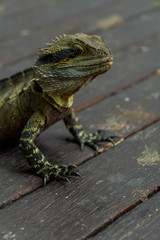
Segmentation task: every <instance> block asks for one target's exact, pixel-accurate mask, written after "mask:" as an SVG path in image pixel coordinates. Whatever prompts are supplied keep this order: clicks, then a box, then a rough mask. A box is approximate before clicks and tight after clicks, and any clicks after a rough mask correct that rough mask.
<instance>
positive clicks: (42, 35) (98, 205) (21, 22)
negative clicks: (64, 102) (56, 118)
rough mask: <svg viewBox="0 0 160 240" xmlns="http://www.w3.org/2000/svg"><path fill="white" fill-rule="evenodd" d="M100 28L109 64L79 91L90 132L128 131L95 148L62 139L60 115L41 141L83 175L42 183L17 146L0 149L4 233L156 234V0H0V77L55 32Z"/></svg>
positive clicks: (60, 239) (59, 237)
mask: <svg viewBox="0 0 160 240" xmlns="http://www.w3.org/2000/svg"><path fill="white" fill-rule="evenodd" d="M76 32H84V33H87V34H99V35H100V36H102V37H103V38H104V40H105V41H106V42H107V44H108V46H109V47H110V48H111V49H112V52H113V55H114V64H113V67H112V69H111V70H110V71H109V72H108V73H107V74H104V75H102V76H100V77H98V78H97V79H95V80H94V81H93V82H92V83H91V84H90V85H88V86H87V87H86V88H85V89H83V90H82V91H81V92H79V93H78V94H77V95H76V96H75V107H76V111H77V115H78V117H79V118H80V120H81V123H82V124H83V126H85V129H86V130H87V131H89V130H90V131H92V132H93V131H95V130H96V129H104V130H107V131H108V135H110V134H112V135H113V134H114V135H120V136H121V137H122V138H124V141H121V142H120V143H119V144H117V145H116V146H114V147H112V146H111V145H105V144H104V145H102V144H101V145H100V152H101V154H98V155H96V154H95V153H94V152H93V151H92V150H91V149H89V148H87V147H85V149H84V151H83V152H81V151H80V149H79V147H78V146H76V145H75V144H73V143H71V142H67V141H65V138H67V137H71V136H70V134H69V133H68V132H67V131H66V130H65V127H64V124H63V122H62V121H61V122H58V123H57V124H56V125H54V126H52V127H51V128H49V129H48V130H47V131H46V132H44V133H43V134H42V135H41V136H40V137H39V138H38V139H37V144H38V146H39V147H40V149H41V150H42V151H43V153H44V154H45V155H46V157H47V158H48V159H49V160H50V162H53V163H58V164H78V165H79V167H80V171H81V175H82V176H83V179H82V180H79V179H71V184H68V183H59V182H56V181H53V182H51V183H49V184H48V185H47V186H46V187H43V184H42V180H41V179H40V178H39V177H37V176H35V175H33V173H32V171H31V170H30V168H29V166H28V165H27V163H26V161H25V159H24V156H23V155H22V153H21V151H20V150H19V149H18V147H14V148H10V149H7V150H3V149H2V150H1V151H0V206H1V207H0V239H1V240H5V239H7V240H8V239H11V240H22V239H23V240H28V239H29V240H48V239H49V240H82V239H83V240H84V239H94V240H100V239H107V240H141V239H145V240H150V239H152V240H159V239H160V227H159V226H160V193H159V190H160V131H159V130H160V0H134V1H128V0H119V1H116V0H98V1H97V0H81V1H78V0H46V1H44V0H34V1H26V0H14V1H13V0H1V1H0V73H1V74H0V76H1V77H0V78H3V77H7V76H8V75H11V74H13V73H15V72H17V71H19V70H21V69H23V68H26V67H29V66H30V65H31V64H32V63H34V61H35V58H36V51H37V49H38V48H39V47H44V46H45V43H46V42H50V40H51V39H53V38H54V37H55V36H58V35H60V34H63V33H67V34H68V33H76Z"/></svg>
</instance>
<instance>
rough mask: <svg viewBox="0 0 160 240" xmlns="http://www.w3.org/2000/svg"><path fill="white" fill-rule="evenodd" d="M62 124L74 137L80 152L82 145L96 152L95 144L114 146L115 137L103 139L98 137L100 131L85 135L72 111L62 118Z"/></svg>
mask: <svg viewBox="0 0 160 240" xmlns="http://www.w3.org/2000/svg"><path fill="white" fill-rule="evenodd" d="M64 123H65V125H66V127H67V129H68V130H69V131H70V132H71V134H72V135H73V136H74V137H75V141H76V142H77V143H78V144H79V145H80V148H81V150H82V149H83V147H84V145H85V144H86V145H88V146H89V147H91V148H93V149H94V150H98V146H97V144H96V143H98V142H101V141H108V142H111V143H113V144H114V140H113V139H114V138H115V137H117V136H110V137H103V136H100V135H99V132H100V131H96V132H94V133H89V134H86V133H85V132H84V130H83V128H82V125H81V124H80V123H79V120H78V118H77V117H76V116H75V112H74V110H72V112H71V113H70V114H69V115H68V116H67V117H66V118H64Z"/></svg>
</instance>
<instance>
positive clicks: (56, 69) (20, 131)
mask: <svg viewBox="0 0 160 240" xmlns="http://www.w3.org/2000/svg"><path fill="white" fill-rule="evenodd" d="M112 62H113V57H112V54H111V51H110V50H109V48H108V47H107V46H106V45H105V43H104V41H103V40H102V39H101V38H100V37H99V36H96V35H93V36H88V35H86V34H83V33H77V34H75V35H64V36H63V37H60V38H57V39H56V40H54V41H52V43H51V44H48V48H44V49H40V51H39V58H38V59H37V62H36V63H35V65H33V66H32V67H31V68H29V69H26V70H24V71H22V72H19V73H17V74H15V75H13V76H11V77H9V78H6V79H3V80H1V81H0V96H1V99H0V116H1V117H0V145H1V146H4V145H7V146H8V145H9V144H12V143H16V142H19V146H20V148H21V150H22V151H23V153H24V155H25V157H26V159H27V161H28V163H29V164H30V165H31V166H32V167H33V168H34V169H35V172H36V174H37V175H38V176H41V177H42V178H43V179H44V183H46V182H47V181H49V180H51V179H57V180H68V178H67V177H68V176H80V175H79V173H78V168H77V167H76V166H74V165H70V166H58V165H52V164H50V163H49V162H48V161H47V160H46V158H45V156H44V155H43V154H42V153H41V151H40V150H39V149H38V148H37V147H36V145H35V144H34V140H35V138H36V137H37V136H38V135H39V134H40V133H41V132H42V131H44V130H45V129H47V128H48V127H49V126H51V125H52V124H54V123H55V122H57V121H59V120H60V119H64V123H65V125H66V127H67V129H68V130H69V131H70V132H71V133H72V135H73V136H74V138H75V140H76V142H77V143H78V144H79V145H80V147H81V149H82V148H83V146H84V145H85V144H86V145H88V146H90V147H91V148H93V149H95V150H97V149H98V146H97V145H96V143H97V142H98V141H104V140H105V141H110V142H113V140H112V139H113V137H100V136H99V134H98V132H96V133H93V134H86V133H85V132H84V130H83V128H82V126H81V125H80V124H79V122H78V118H76V117H75V113H74V110H73V107H72V105H73V95H74V94H75V93H76V92H77V91H79V90H80V89H81V88H82V87H84V86H85V85H86V84H88V83H89V82H91V81H92V80H93V79H94V78H95V77H96V76H97V75H99V74H102V73H104V72H106V71H108V70H109V68H110V67H111V65H112Z"/></svg>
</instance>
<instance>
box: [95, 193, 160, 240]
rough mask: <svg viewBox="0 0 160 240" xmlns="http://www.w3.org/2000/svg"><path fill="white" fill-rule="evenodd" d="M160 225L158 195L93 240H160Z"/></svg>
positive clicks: (159, 196) (159, 198)
mask: <svg viewBox="0 0 160 240" xmlns="http://www.w3.org/2000/svg"><path fill="white" fill-rule="evenodd" d="M159 223H160V193H157V194H156V195H155V196H153V197H152V198H151V199H149V200H148V201H146V202H144V203H143V204H140V205H139V206H137V207H136V208H135V209H133V210H132V211H130V212H128V213H127V214H125V216H123V217H121V218H120V219H118V220H117V221H116V222H113V223H112V224H111V225H110V226H108V227H107V228H106V229H105V230H104V231H102V232H100V233H99V234H97V235H95V237H93V238H92V239H94V240H100V239H113V240H119V239H121V240H128V239H130V240H135V239H145V240H150V239H154V240H158V239H160V232H159Z"/></svg>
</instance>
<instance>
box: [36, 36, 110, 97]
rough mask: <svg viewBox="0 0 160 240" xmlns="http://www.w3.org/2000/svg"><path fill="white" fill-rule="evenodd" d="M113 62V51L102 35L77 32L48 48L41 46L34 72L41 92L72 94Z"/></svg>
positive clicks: (49, 45)
mask: <svg viewBox="0 0 160 240" xmlns="http://www.w3.org/2000/svg"><path fill="white" fill-rule="evenodd" d="M112 63H113V56H112V53H111V51H110V49H109V48H108V47H107V46H106V44H105V43H104V41H103V40H102V38H101V37H99V36H97V35H92V36H89V35H86V34H83V33H77V34H75V35H64V36H63V37H60V38H56V40H54V41H53V42H52V43H51V44H48V48H44V49H40V51H39V58H38V60H37V62H36V64H35V71H36V73H37V76H39V77H38V78H37V82H38V83H39V85H40V86H41V87H42V88H43V91H45V92H48V91H52V92H53V93H54V92H56V93H59V94H64V93H66V94H67V93H68V94H70V95H73V94H74V93H75V92H77V91H78V90H79V89H80V88H81V87H83V86H85V85H86V84H87V83H89V82H90V81H92V80H93V79H94V78H95V77H96V76H97V75H99V74H102V73H104V72H106V71H108V70H109V69H110V67H111V65H112Z"/></svg>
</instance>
